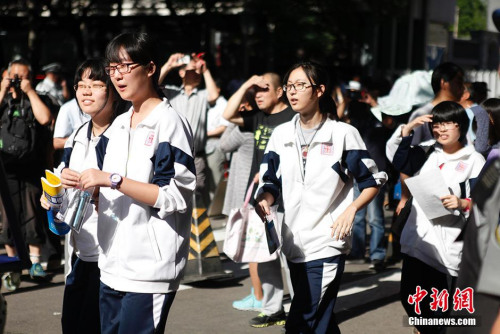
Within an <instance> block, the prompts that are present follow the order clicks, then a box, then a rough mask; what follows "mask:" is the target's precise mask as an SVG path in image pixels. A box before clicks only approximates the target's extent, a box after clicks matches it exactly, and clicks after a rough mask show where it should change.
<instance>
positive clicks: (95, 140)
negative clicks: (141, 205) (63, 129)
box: [57, 121, 107, 262]
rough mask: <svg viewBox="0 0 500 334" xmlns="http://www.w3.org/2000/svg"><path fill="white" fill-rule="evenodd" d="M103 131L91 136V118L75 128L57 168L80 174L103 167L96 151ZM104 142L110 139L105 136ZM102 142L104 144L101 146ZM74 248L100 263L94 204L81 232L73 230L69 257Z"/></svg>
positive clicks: (88, 258)
mask: <svg viewBox="0 0 500 334" xmlns="http://www.w3.org/2000/svg"><path fill="white" fill-rule="evenodd" d="M105 133H106V132H104V133H103V134H102V135H101V136H97V137H95V136H93V135H92V122H91V121H88V122H86V123H84V124H83V125H82V126H80V127H79V128H78V129H76V130H75V131H74V132H73V133H72V134H71V135H70V136H69V138H68V140H67V141H66V144H65V145H64V154H63V158H62V162H61V164H60V165H59V167H58V168H57V170H58V172H59V173H60V172H61V171H62V170H63V169H64V168H69V169H72V170H74V171H76V172H78V173H81V172H83V171H84V170H86V169H89V168H95V169H100V168H101V167H102V160H101V163H99V159H98V155H99V156H100V154H97V152H96V150H97V147H98V144H99V143H100V142H101V139H103V138H105V137H104V134H105ZM103 141H107V140H106V138H105V139H103ZM102 144H103V143H101V145H102ZM67 191H68V196H69V198H70V199H71V197H72V195H73V194H74V191H75V189H68V190H67ZM73 250H74V251H75V252H76V256H78V257H79V258H80V259H82V260H83V261H86V262H97V260H98V258H99V244H98V242H97V211H96V208H95V205H94V204H92V210H88V211H87V215H86V216H85V218H84V223H83V225H82V229H81V230H80V233H75V232H74V231H73V230H71V234H70V238H69V248H68V251H69V257H68V258H71V256H72V254H73Z"/></svg>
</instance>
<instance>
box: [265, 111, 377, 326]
mask: <svg viewBox="0 0 500 334" xmlns="http://www.w3.org/2000/svg"><path fill="white" fill-rule="evenodd" d="M298 117H299V115H296V116H295V117H294V118H293V119H292V120H291V121H290V122H288V123H285V124H283V125H280V126H278V127H277V128H276V129H275V130H274V132H273V134H272V136H271V138H270V140H269V143H268V144H267V148H266V153H265V156H264V160H263V163H262V164H261V167H260V177H261V182H260V186H259V190H258V192H257V196H258V195H259V194H261V193H262V192H269V193H271V194H272V195H273V196H274V198H275V199H277V198H279V197H280V196H281V197H282V199H283V204H284V208H285V213H286V214H285V219H284V221H283V226H282V228H281V231H282V237H283V245H282V249H281V250H282V252H283V253H284V254H285V255H286V257H287V259H288V261H289V267H290V273H291V276H292V277H291V278H292V283H293V286H294V292H295V296H294V299H293V301H292V306H291V309H290V314H289V317H288V319H287V323H286V328H287V333H288V332H291V333H295V332H296V331H297V332H300V331H305V332H309V331H311V330H313V331H314V332H315V333H332V332H335V331H337V330H338V327H337V325H336V323H335V321H331V318H332V316H333V307H334V305H335V299H336V296H337V292H338V288H339V282H340V277H341V275H342V272H343V269H344V262H345V257H344V254H347V253H348V252H349V250H350V245H351V238H352V237H351V236H348V237H346V238H344V240H334V239H333V238H332V237H331V232H332V230H331V226H332V224H333V223H334V222H335V220H336V219H337V218H338V217H339V216H340V214H342V213H343V212H344V211H345V209H346V208H347V207H348V206H349V205H350V204H351V203H352V202H353V177H354V178H355V179H356V181H357V183H358V185H359V188H360V190H363V189H365V188H369V187H380V186H381V185H383V184H384V183H385V181H386V180H387V174H386V173H385V172H379V171H378V169H377V166H376V164H375V162H374V161H373V160H372V159H371V158H370V156H369V154H368V152H367V150H366V147H365V144H364V142H363V140H362V139H361V136H360V135H359V132H358V131H357V130H356V129H355V128H354V127H352V126H350V125H348V124H345V123H341V122H338V121H333V120H330V119H327V120H326V121H325V123H324V124H323V126H321V127H320V128H319V129H318V132H317V133H316V135H315V136H314V137H313V140H312V143H311V144H310V146H309V150H308V155H307V162H306V171H307V173H304V167H303V164H302V154H301V144H300V140H299V134H298V128H297V127H298V126H300V125H298ZM304 286H307V289H306V288H304Z"/></svg>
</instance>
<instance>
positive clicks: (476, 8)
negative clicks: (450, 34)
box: [457, 0, 486, 37]
mask: <svg viewBox="0 0 500 334" xmlns="http://www.w3.org/2000/svg"><path fill="white" fill-rule="evenodd" d="M457 6H458V8H459V10H460V11H459V19H458V35H459V36H460V37H468V36H469V35H470V32H471V31H474V30H484V29H486V4H485V2H484V1H483V0H457Z"/></svg>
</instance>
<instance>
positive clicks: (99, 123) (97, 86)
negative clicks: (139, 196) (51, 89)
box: [41, 58, 123, 334]
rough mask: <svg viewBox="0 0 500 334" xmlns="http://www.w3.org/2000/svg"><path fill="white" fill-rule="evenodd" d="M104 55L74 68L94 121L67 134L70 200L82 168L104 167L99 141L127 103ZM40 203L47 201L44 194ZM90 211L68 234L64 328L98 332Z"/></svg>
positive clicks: (65, 172) (82, 105)
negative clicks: (79, 228) (113, 79)
mask: <svg viewBox="0 0 500 334" xmlns="http://www.w3.org/2000/svg"><path fill="white" fill-rule="evenodd" d="M106 65H107V62H106V60H105V59H104V58H94V59H89V60H86V61H84V62H83V63H82V64H81V65H80V66H79V67H78V69H77V70H76V74H75V80H74V82H75V83H76V84H75V86H74V88H75V92H76V103H77V104H78V108H79V110H81V111H82V112H84V113H85V115H87V116H88V117H90V118H91V121H88V122H86V123H84V124H83V125H81V126H79V127H78V129H76V130H75V131H74V132H73V133H72V134H71V135H70V136H69V138H68V140H67V141H66V143H65V147H64V155H63V158H62V162H61V164H60V165H59V167H58V168H57V172H58V173H59V174H60V176H61V183H62V185H63V187H64V188H66V189H68V190H67V191H68V196H69V197H70V200H71V198H72V196H73V194H74V189H75V188H76V187H78V186H79V177H80V172H82V171H84V170H86V169H88V168H101V167H102V160H100V161H99V159H98V158H97V156H98V154H97V152H96V147H97V145H98V143H99V142H100V140H101V138H103V134H104V133H105V132H106V130H107V129H108V127H109V126H110V124H111V122H112V121H113V119H114V118H115V117H116V115H117V114H119V113H120V112H121V111H122V110H123V108H122V107H123V103H121V102H122V100H121V98H120V96H119V95H118V93H117V92H116V90H115V88H114V87H113V85H112V84H111V80H110V79H109V76H108V75H107V74H106V72H105V66H106ZM41 203H42V206H43V207H44V208H46V209H49V208H50V207H49V204H48V202H47V200H46V198H45V196H43V195H42V198H41ZM95 203H96V202H93V204H92V210H89V211H88V212H87V216H85V218H84V222H83V225H82V228H81V230H80V232H79V233H76V232H74V231H73V230H71V232H70V234H69V244H68V256H67V257H66V258H67V259H70V266H69V268H70V270H69V272H68V273H67V276H66V285H65V288H64V299H63V308H62V318H61V323H62V332H63V333H82V334H83V333H98V332H99V331H100V322H99V285H100V283H99V277H100V274H99V268H98V266H97V260H98V258H99V244H98V242H97V207H96V205H95Z"/></svg>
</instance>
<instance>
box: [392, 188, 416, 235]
mask: <svg viewBox="0 0 500 334" xmlns="http://www.w3.org/2000/svg"><path fill="white" fill-rule="evenodd" d="M412 202H413V196H410V198H408V200H407V201H406V203H405V206H404V207H403V208H402V209H401V211H400V212H399V215H397V216H395V217H394V219H393V220H392V224H391V233H392V235H393V236H394V238H395V239H396V240H398V241H399V239H401V233H403V228H404V227H405V225H406V221H407V220H408V217H409V216H410V212H411V206H412Z"/></svg>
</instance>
